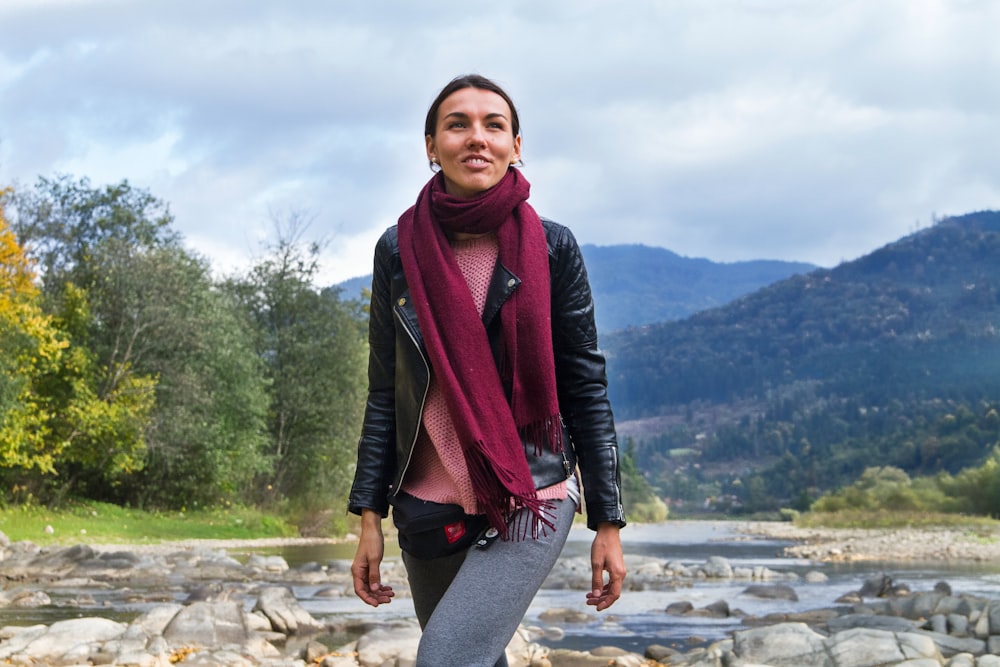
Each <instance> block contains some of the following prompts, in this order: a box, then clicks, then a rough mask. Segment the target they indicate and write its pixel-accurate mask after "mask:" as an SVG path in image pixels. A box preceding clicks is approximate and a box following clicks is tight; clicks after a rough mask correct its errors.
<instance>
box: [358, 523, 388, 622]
mask: <svg viewBox="0 0 1000 667" xmlns="http://www.w3.org/2000/svg"><path fill="white" fill-rule="evenodd" d="M384 553H385V536H383V535H382V516H381V515H380V514H379V513H378V512H375V511H374V510H363V511H362V513H361V537H360V538H358V550H357V552H356V553H355V554H354V562H353V563H351V574H352V575H353V576H354V592H355V594H357V596H358V597H359V598H361V600H362V601H364V603H365V604H369V605H371V606H373V607H377V606H379V605H380V604H388V603H390V602H392V597H393V596H394V595H395V593H394V592H393V591H392V586H383V585H382V575H381V573H380V572H379V566H380V565H381V564H382V556H383V554H384Z"/></svg>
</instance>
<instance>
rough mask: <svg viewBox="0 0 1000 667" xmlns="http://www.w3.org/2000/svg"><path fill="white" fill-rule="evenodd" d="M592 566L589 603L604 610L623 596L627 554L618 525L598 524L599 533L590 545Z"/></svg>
mask: <svg viewBox="0 0 1000 667" xmlns="http://www.w3.org/2000/svg"><path fill="white" fill-rule="evenodd" d="M590 566H591V568H592V569H593V575H592V577H591V591H590V592H589V593H587V604H589V605H592V606H595V607H597V611H604V610H605V609H607V608H608V607H610V606H611V605H613V604H614V603H615V601H617V600H618V598H620V597H621V596H622V582H624V581H625V556H624V555H623V554H622V541H621V536H620V535H619V528H618V526H617V525H615V524H613V523H601V524H598V526H597V535H595V536H594V543H593V544H592V545H591V546H590ZM605 572H607V573H608V581H607V583H605V582H604V573H605Z"/></svg>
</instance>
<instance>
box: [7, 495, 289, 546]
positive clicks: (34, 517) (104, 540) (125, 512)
mask: <svg viewBox="0 0 1000 667" xmlns="http://www.w3.org/2000/svg"><path fill="white" fill-rule="evenodd" d="M0 531H2V532H3V533H4V534H5V535H6V536H7V537H8V538H9V539H10V540H11V541H15V542H16V541H21V540H28V541H31V542H34V543H35V544H38V545H41V546H47V545H71V544H81V543H84V544H156V543H159V542H168V541H178V540H242V539H261V538H272V537H294V536H298V530H297V527H296V526H294V525H292V524H291V523H289V522H288V521H286V520H285V519H283V518H281V517H280V516H278V515H276V514H269V513H265V512H262V511H260V510H257V509H253V508H246V507H229V508H218V509H209V510H196V511H184V510H157V511H144V510H135V509H129V508H125V507H119V506H117V505H112V504H110V503H101V502H93V501H79V500H74V501H71V502H67V503H64V504H63V505H62V506H61V507H58V508H52V507H44V506H40V505H18V506H12V507H4V508H0Z"/></svg>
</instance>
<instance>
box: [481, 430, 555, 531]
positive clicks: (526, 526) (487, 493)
mask: <svg viewBox="0 0 1000 667" xmlns="http://www.w3.org/2000/svg"><path fill="white" fill-rule="evenodd" d="M486 451H487V450H486V447H485V443H483V442H481V441H478V442H476V443H475V446H474V448H473V451H472V452H470V453H469V454H470V455H469V456H467V457H466V459H467V464H468V469H469V478H470V480H471V481H472V488H473V489H474V490H475V492H476V502H477V503H478V505H479V509H480V511H484V512H485V514H486V518H487V520H488V521H489V523H490V525H491V526H493V527H494V528H496V529H497V531H498V532H499V533H500V537H501V538H502V539H504V540H509V539H513V540H514V541H520V540H523V539H526V538H527V536H528V534H529V533H530V535H531V538H532V539H537V538H538V536H539V535H546V534H547V533H546V529H549V530H555V527H556V526H555V521H554V519H555V505H554V504H553V503H552V501H549V500H542V499H541V498H539V497H538V492H537V491H536V490H535V488H534V486H532V485H529V488H527V489H520V490H515V489H516V487H517V485H518V482H519V481H520V479H519V478H518V477H517V475H516V473H515V472H514V471H511V470H507V469H505V468H503V467H502V466H498V465H497V462H495V461H492V462H491V461H490V459H489V457H488V456H487V455H486V454H485V452H486ZM522 509H526V510H528V513H521V510H522ZM511 519H514V521H513V522H511ZM512 523H513V525H512Z"/></svg>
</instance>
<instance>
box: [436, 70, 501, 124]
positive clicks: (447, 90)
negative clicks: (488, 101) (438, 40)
mask: <svg viewBox="0 0 1000 667" xmlns="http://www.w3.org/2000/svg"><path fill="white" fill-rule="evenodd" d="M463 88H478V89H479V90H488V91H490V92H493V93H496V94H497V95H499V96H500V97H502V98H503V99H504V101H505V102H506V103H507V106H509V107H510V128H511V131H513V133H514V136H515V137H516V136H517V135H519V134H521V121H520V120H519V119H518V117H517V108H516V107H515V106H514V102H513V101H512V100H511V99H510V95H508V94H507V92H506V91H505V90H504V89H503V88H501V87H500V86H499V85H498V84H497V83H496V82H494V81H492V80H490V79H487V78H486V77H485V76H481V75H479V74H462V75H461V76H456V77H455V78H454V79H452V80H451V81H449V82H448V85H446V86H445V87H444V88H442V89H441V92H440V93H438V96H437V97H436V98H434V102H432V103H431V107H430V109H428V110H427V118H426V120H424V136H431V137H433V136H434V135H435V133H436V132H437V121H438V111H440V109H441V104H442V103H443V102H444V101H445V100H446V99H447V98H448V96H449V95H451V94H452V93H454V92H455V91H458V90H462V89H463Z"/></svg>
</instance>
